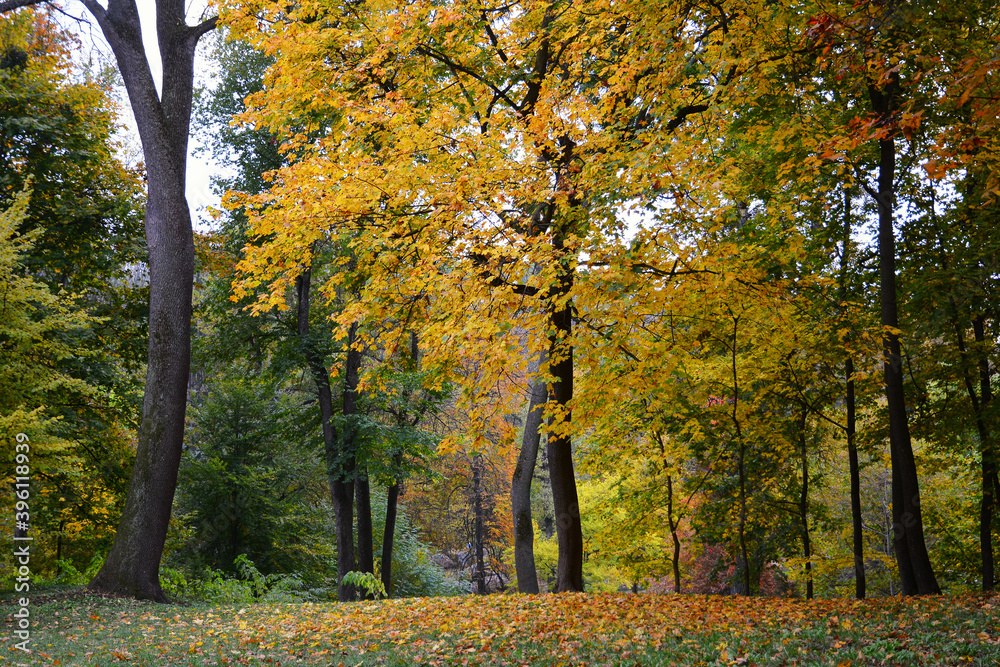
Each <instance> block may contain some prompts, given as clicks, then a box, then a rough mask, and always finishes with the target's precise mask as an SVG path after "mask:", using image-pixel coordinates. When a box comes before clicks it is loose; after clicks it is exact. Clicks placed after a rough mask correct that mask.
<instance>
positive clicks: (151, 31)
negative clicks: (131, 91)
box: [56, 0, 221, 232]
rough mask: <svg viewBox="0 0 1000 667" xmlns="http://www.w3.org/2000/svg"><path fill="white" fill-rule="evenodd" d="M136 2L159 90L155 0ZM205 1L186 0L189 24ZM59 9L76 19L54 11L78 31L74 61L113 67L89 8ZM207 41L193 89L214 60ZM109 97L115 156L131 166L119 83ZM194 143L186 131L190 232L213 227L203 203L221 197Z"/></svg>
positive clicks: (137, 153)
mask: <svg viewBox="0 0 1000 667" xmlns="http://www.w3.org/2000/svg"><path fill="white" fill-rule="evenodd" d="M136 5H137V7H138V8H139V21H140V24H141V27H142V42H143V45H144V46H145V49H146V59H147V61H148V62H149V69H150V73H151V74H152V75H153V81H154V82H155V83H156V90H157V92H159V91H160V89H161V87H162V82H163V65H162V62H161V60H160V48H159V45H158V44H157V40H156V2H155V0H136ZM207 6H208V5H207V2H206V1H205V0H191V1H190V2H189V3H188V6H187V20H188V24H189V25H196V24H197V23H199V22H200V21H201V20H202V18H203V17H204V16H205V14H206V10H207ZM63 9H64V10H65V11H66V13H67V14H69V15H71V16H74V17H77V18H78V19H79V20H72V19H71V18H69V17H68V16H65V15H58V14H57V15H56V19H57V20H58V21H59V22H60V23H61V24H62V25H63V26H65V27H66V28H68V29H70V30H71V31H73V32H75V33H77V35H78V37H79V39H80V42H81V47H82V48H81V53H79V54H77V56H78V58H79V62H80V63H81V64H83V65H84V66H86V64H88V63H89V64H90V65H91V66H92V67H96V68H97V69H99V68H100V65H101V63H110V64H112V65H114V66H115V69H117V65H115V58H114V54H113V52H112V51H111V46H110V45H109V44H108V43H107V41H106V40H105V39H104V35H103V33H102V32H101V29H100V27H99V26H98V25H97V21H95V20H94V17H93V16H92V15H91V14H90V12H88V11H87V10H86V9H85V8H84V7H83V5H81V4H79V3H75V2H74V3H68V4H66V5H65V6H64V7H63ZM208 43H209V38H208V36H205V37H202V38H201V41H200V42H199V44H198V51H197V54H196V55H195V66H194V72H195V82H194V84H195V88H197V87H198V86H199V85H200V84H202V83H203V82H204V80H207V79H208V78H209V77H210V76H211V75H212V70H213V67H214V65H213V64H212V63H211V62H210V61H209V59H208V58H206V57H205V53H206V46H207V45H208ZM119 81H120V79H119ZM114 96H115V98H116V101H117V104H118V110H119V120H120V121H121V123H122V128H121V132H120V133H119V134H118V139H119V141H120V142H121V144H122V146H121V149H120V151H119V158H120V159H121V160H122V161H123V162H125V164H128V165H134V164H136V163H137V162H139V161H141V160H142V147H141V144H140V142H139V131H138V129H137V126H136V123H135V117H134V116H133V115H132V107H131V105H130V104H129V101H128V95H127V93H126V92H125V87H124V85H118V86H116V87H115V91H114ZM198 147H199V143H198V141H197V138H196V137H194V136H191V137H190V138H189V140H188V156H187V175H186V183H187V192H186V195H187V202H188V208H189V209H190V211H191V221H192V223H193V224H194V228H195V231H199V232H206V231H209V230H210V229H211V228H212V226H213V223H212V222H211V219H210V218H209V216H208V214H207V211H206V207H209V206H212V207H218V206H219V205H220V203H221V202H220V198H219V197H218V196H217V195H216V194H215V193H213V192H212V188H211V185H212V183H211V181H212V176H213V175H214V174H216V173H218V172H219V167H218V165H214V164H211V163H210V162H209V160H208V159H207V158H208V155H206V154H205V153H204V152H201V153H196V150H197V148H198Z"/></svg>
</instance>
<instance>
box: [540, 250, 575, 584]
mask: <svg viewBox="0 0 1000 667" xmlns="http://www.w3.org/2000/svg"><path fill="white" fill-rule="evenodd" d="M554 245H555V247H556V249H557V250H562V249H563V241H562V237H561V236H559V235H557V236H556V239H555V241H554ZM561 261H562V262H563V266H562V270H561V271H560V275H559V285H558V286H557V287H556V288H555V289H554V290H553V292H554V293H553V294H551V295H550V298H549V303H548V308H549V325H550V327H551V331H552V332H553V333H552V334H551V335H550V337H549V371H550V373H551V375H552V376H553V377H554V381H553V383H552V386H551V387H550V388H549V395H550V396H551V397H552V398H553V399H554V401H555V404H556V410H557V412H558V416H555V415H554V416H553V417H552V418H551V419H550V420H549V430H550V435H549V439H548V444H547V447H546V449H547V451H548V457H549V484H550V485H551V487H552V505H553V510H554V512H555V516H556V536H557V539H558V543H559V560H558V564H557V566H556V592H557V593H562V592H568V591H583V528H582V526H581V523H580V503H579V500H578V499H577V495H576V476H575V473H574V471H573V444H572V440H571V439H570V436H569V435H568V434H567V427H568V425H569V423H570V420H571V413H570V408H569V404H570V402H571V401H572V400H573V342H572V340H571V336H572V334H573V306H572V304H571V302H570V301H569V299H568V294H569V292H570V289H571V288H572V286H573V273H572V271H573V269H572V268H571V267H570V266H567V265H566V263H567V262H568V259H567V258H563V259H562V260H561ZM556 304H558V305H556ZM560 416H561V417H562V418H561V419H560Z"/></svg>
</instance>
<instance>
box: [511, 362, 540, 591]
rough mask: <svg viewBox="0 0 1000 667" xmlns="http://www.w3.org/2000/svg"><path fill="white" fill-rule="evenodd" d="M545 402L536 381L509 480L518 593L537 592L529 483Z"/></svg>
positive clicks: (534, 370)
mask: <svg viewBox="0 0 1000 667" xmlns="http://www.w3.org/2000/svg"><path fill="white" fill-rule="evenodd" d="M544 361H545V355H542V358H541V359H539V360H538V361H536V362H533V363H532V364H531V366H530V367H529V369H528V372H529V373H537V372H538V369H539V368H540V367H541V366H542V365H543V364H544ZM547 400H548V389H547V384H546V383H545V382H544V381H542V380H536V381H535V383H534V384H533V385H532V387H531V396H530V398H529V400H528V415H527V417H526V418H525V421H524V434H523V435H522V436H521V451H520V453H519V454H518V456H517V465H516V466H515V467H514V474H513V476H512V477H511V485H510V506H511V510H512V513H513V515H514V571H515V572H516V573H517V590H518V592H520V593H532V594H534V593H538V573H537V571H536V570H535V531H534V527H533V525H532V523H531V480H532V478H533V477H534V476H535V462H536V461H537V459H538V445H539V441H540V440H541V428H542V406H544V405H545V402H546V401H547Z"/></svg>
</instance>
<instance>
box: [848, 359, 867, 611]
mask: <svg viewBox="0 0 1000 667" xmlns="http://www.w3.org/2000/svg"><path fill="white" fill-rule="evenodd" d="M844 375H845V376H846V380H847V396H846V398H845V402H846V403H847V459H848V462H849V465H850V468H851V522H852V524H853V533H854V597H856V598H857V599H859V600H864V599H865V594H866V590H865V589H866V588H867V585H868V581H867V577H866V576H865V544H864V537H865V532H864V521H863V519H862V516H861V468H860V465H859V463H858V444H857V442H856V441H855V427H856V424H857V415H856V412H855V410H856V408H855V399H854V360H853V359H851V358H850V357H848V358H847V361H846V362H844Z"/></svg>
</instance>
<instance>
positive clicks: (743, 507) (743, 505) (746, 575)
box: [730, 315, 751, 595]
mask: <svg viewBox="0 0 1000 667" xmlns="http://www.w3.org/2000/svg"><path fill="white" fill-rule="evenodd" d="M739 321H740V318H739V317H737V316H735V315H733V338H732V347H731V349H730V352H731V353H732V357H731V362H732V368H731V371H732V374H733V410H732V415H731V417H732V420H733V428H734V429H735V431H736V440H737V442H738V443H739V458H738V460H737V473H738V475H739V479H740V497H739V502H740V520H739V524H738V526H737V530H738V533H739V541H740V561H741V563H740V564H739V565H740V570H742V572H741V574H742V579H743V581H742V586H743V591H742V593H743V595H750V594H751V589H750V557H749V550H748V549H747V537H746V528H747V476H746V442H745V441H744V439H743V428H742V426H741V424H740V419H739V413H738V412H737V410H738V408H739V395H740V383H739V375H738V374H737V371H736V341H737V335H736V334H737V327H738V326H739Z"/></svg>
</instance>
